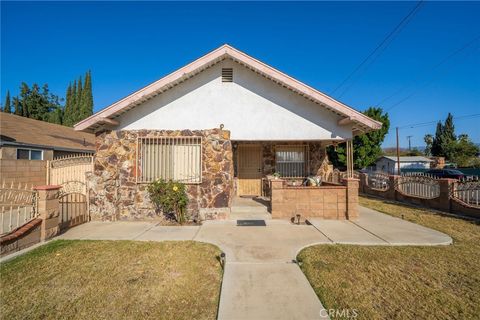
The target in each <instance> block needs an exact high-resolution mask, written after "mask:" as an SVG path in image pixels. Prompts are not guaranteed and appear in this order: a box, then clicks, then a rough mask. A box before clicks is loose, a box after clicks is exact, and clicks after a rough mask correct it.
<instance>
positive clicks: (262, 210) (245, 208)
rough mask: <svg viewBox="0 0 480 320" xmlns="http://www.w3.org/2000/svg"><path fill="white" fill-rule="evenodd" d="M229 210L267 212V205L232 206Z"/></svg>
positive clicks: (236, 211)
mask: <svg viewBox="0 0 480 320" xmlns="http://www.w3.org/2000/svg"><path fill="white" fill-rule="evenodd" d="M230 210H231V212H235V213H268V210H267V207H264V206H261V207H253V206H252V207H250V206H232V207H231V208H230Z"/></svg>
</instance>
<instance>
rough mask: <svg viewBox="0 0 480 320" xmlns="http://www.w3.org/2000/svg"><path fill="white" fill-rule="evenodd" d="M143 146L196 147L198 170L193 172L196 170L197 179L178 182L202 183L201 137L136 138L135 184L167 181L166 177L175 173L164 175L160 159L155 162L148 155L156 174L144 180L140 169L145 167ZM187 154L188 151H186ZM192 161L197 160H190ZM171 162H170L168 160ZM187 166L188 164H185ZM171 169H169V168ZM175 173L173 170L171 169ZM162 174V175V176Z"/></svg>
mask: <svg viewBox="0 0 480 320" xmlns="http://www.w3.org/2000/svg"><path fill="white" fill-rule="evenodd" d="M145 144H158V145H177V146H182V145H185V146H198V147H199V148H200V150H199V155H198V168H197V169H196V170H193V171H197V170H198V179H195V180H194V181H188V180H187V181H178V182H182V183H184V184H195V185H196V184H201V183H202V178H203V177H202V176H203V175H202V165H203V163H202V155H203V139H202V137H201V136H177V137H139V138H137V150H136V169H137V174H136V181H137V183H150V182H153V181H155V180H157V179H160V178H163V179H165V180H168V179H169V177H167V175H172V174H175V173H172V172H169V173H168V174H166V171H164V167H162V164H161V161H160V159H157V160H155V159H154V158H151V157H155V155H148V157H150V158H149V161H153V163H155V164H154V165H153V170H154V172H155V173H156V174H154V177H153V178H145V177H144V176H143V173H142V167H143V166H144V165H145V164H144V163H143V161H144V160H143V159H142V157H145V156H147V155H146V153H145V151H144V150H143V145H145ZM145 150H146V149H145ZM156 150H157V152H158V147H157V149H156ZM186 152H188V150H187V151H186ZM187 157H188V156H187ZM192 160H193V161H195V160H197V159H196V158H195V159H192ZM169 161H172V160H169ZM187 165H188V164H187ZM170 169H171V168H170ZM173 170H174V171H175V169H173ZM162 173H163V175H162Z"/></svg>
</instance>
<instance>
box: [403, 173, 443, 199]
mask: <svg viewBox="0 0 480 320" xmlns="http://www.w3.org/2000/svg"><path fill="white" fill-rule="evenodd" d="M395 189H396V190H397V191H399V192H401V193H403V194H406V195H408V196H413V197H417V198H424V199H434V198H438V197H439V196H440V183H439V182H438V179H436V178H433V177H427V176H418V175H413V176H401V177H399V178H398V179H397V181H396V186H395Z"/></svg>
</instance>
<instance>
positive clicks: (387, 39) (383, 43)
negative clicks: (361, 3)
mask: <svg viewBox="0 0 480 320" xmlns="http://www.w3.org/2000/svg"><path fill="white" fill-rule="evenodd" d="M422 4H423V0H420V1H418V2H417V5H416V6H415V7H414V8H413V9H412V10H410V12H409V13H408V14H407V15H406V16H405V17H404V18H403V19H402V20H401V21H400V22H399V23H398V24H397V26H396V27H395V28H394V29H393V30H392V31H390V33H388V34H387V36H386V37H385V38H383V40H382V41H381V42H380V43H379V44H378V45H377V46H376V47H375V49H374V50H373V51H372V52H371V53H370V54H369V55H368V56H367V57H366V58H365V59H363V61H362V62H361V63H360V64H359V65H358V66H357V67H356V68H355V69H354V70H353V71H352V72H351V73H350V74H349V75H348V76H347V77H346V78H345V79H344V80H343V81H342V82H341V83H340V84H339V85H338V86H337V87H336V88H335V89H334V90H333V91H332V92H331V94H334V93H335V92H336V91H337V90H338V89H340V88H341V87H342V86H343V85H344V84H345V83H346V82H347V81H349V80H350V79H351V78H352V77H353V75H354V74H355V73H357V72H358V71H359V70H360V69H361V68H362V67H363V66H364V65H365V64H366V63H367V62H368V60H369V59H370V58H371V57H372V56H374V55H375V54H376V53H377V52H378V51H379V50H380V49H382V48H383V49H382V52H383V50H385V48H387V47H388V45H389V44H390V43H391V42H392V40H393V39H394V38H395V36H396V35H397V34H398V33H400V31H401V30H402V29H403V28H404V27H405V26H406V25H407V24H408V23H409V22H410V21H411V19H412V18H413V16H414V15H415V14H416V13H417V12H418V11H419V10H420V7H421V6H422ZM380 53H381V52H380ZM380 53H379V54H378V55H377V56H376V58H378V56H379V55H380ZM376 58H375V59H374V60H376ZM370 64H371V63H370ZM370 64H369V65H370ZM350 86H351V85H350ZM350 86H349V87H350ZM346 90H348V88H347V89H346ZM346 90H344V91H343V92H342V94H341V95H343V94H345V92H346ZM341 95H340V96H341Z"/></svg>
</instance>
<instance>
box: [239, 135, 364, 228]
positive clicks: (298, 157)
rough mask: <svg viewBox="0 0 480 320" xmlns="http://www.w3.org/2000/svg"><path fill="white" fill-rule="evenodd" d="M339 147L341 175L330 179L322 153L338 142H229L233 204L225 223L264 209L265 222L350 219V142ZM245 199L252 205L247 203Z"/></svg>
mask: <svg viewBox="0 0 480 320" xmlns="http://www.w3.org/2000/svg"><path fill="white" fill-rule="evenodd" d="M345 142H346V145H347V172H345V173H342V175H341V177H336V179H331V177H332V173H333V167H332V165H329V161H328V156H327V152H326V148H327V146H329V145H332V144H337V143H338V141H332V140H321V141H278V142H272V141H254V142H253V141H232V149H233V166H234V190H233V194H234V198H233V201H232V207H231V214H230V218H232V217H233V218H237V217H239V218H244V217H246V215H242V212H243V210H253V209H255V210H265V209H266V208H267V207H268V212H269V213H270V215H263V216H265V217H268V218H279V219H296V220H298V219H300V220H305V219H307V218H320V219H338V220H345V219H356V218H357V217H358V181H357V180H355V179H353V165H352V162H353V161H352V141H351V140H347V141H345ZM245 197H250V198H251V199H253V200H251V201H250V202H248V201H247V200H246V199H244V198H245ZM258 199H263V200H262V201H263V202H264V206H262V207H263V208H261V209H259V208H256V207H258V206H259V204H257V203H256V202H258ZM239 204H241V205H243V206H244V209H240V208H239ZM254 204H255V206H252V205H254ZM254 207H255V208H254Z"/></svg>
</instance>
